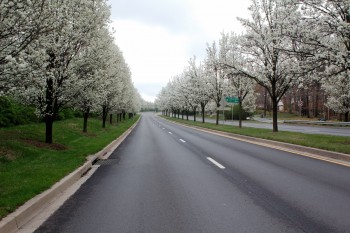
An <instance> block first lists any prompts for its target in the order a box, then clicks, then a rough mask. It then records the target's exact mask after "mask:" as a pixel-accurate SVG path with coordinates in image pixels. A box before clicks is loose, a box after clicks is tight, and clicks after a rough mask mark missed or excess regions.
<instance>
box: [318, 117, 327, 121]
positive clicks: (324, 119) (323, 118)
mask: <svg viewBox="0 0 350 233" xmlns="http://www.w3.org/2000/svg"><path fill="white" fill-rule="evenodd" d="M318 120H319V121H327V118H325V117H322V118H320V119H318Z"/></svg>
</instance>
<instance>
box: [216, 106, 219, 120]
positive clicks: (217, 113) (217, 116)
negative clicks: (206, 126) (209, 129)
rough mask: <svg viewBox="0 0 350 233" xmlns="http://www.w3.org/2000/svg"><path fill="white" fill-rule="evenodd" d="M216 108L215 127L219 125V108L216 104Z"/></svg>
mask: <svg viewBox="0 0 350 233" xmlns="http://www.w3.org/2000/svg"><path fill="white" fill-rule="evenodd" d="M216 107H217V109H216V125H219V114H220V112H219V111H220V110H219V107H220V104H217V105H216Z"/></svg>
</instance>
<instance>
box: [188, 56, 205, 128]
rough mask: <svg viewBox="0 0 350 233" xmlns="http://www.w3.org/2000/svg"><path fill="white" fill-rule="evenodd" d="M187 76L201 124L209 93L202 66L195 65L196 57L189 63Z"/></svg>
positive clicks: (203, 119)
mask: <svg viewBox="0 0 350 233" xmlns="http://www.w3.org/2000/svg"><path fill="white" fill-rule="evenodd" d="M187 75H188V76H189V78H190V79H191V80H192V81H191V84H192V85H191V86H192V88H193V90H192V92H193V93H194V94H195V100H196V101H197V104H198V105H199V106H200V107H201V112H202V123H204V122H205V107H206V105H207V104H208V102H209V101H210V97H209V93H208V91H207V88H206V87H207V81H206V79H207V76H206V75H205V72H204V67H203V65H202V64H199V65H197V64H196V57H194V58H193V59H191V60H190V61H189V67H188V70H187Z"/></svg>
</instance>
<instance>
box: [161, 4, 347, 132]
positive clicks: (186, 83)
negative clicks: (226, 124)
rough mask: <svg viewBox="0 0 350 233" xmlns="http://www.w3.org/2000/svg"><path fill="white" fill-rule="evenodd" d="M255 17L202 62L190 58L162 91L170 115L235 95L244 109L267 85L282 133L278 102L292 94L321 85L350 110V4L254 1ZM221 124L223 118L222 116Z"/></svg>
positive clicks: (333, 101) (338, 108) (335, 103)
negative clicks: (315, 84) (257, 91)
mask: <svg viewBox="0 0 350 233" xmlns="http://www.w3.org/2000/svg"><path fill="white" fill-rule="evenodd" d="M249 11H250V18H249V19H241V18H239V19H238V20H239V21H240V22H241V24H242V25H243V26H244V28H245V31H244V32H243V33H242V34H241V35H237V34H234V33H229V34H225V33H223V34H222V36H221V38H220V40H219V42H218V43H215V42H214V43H213V44H212V45H208V46H207V55H206V58H205V59H204V61H202V62H200V63H199V64H198V63H196V62H195V61H194V59H192V60H190V62H189V66H188V67H186V68H185V70H184V72H183V73H182V74H181V75H179V76H177V77H174V79H173V80H172V81H171V82H169V83H168V84H167V86H166V87H164V88H163V89H162V91H161V92H160V93H159V96H158V99H157V102H158V105H159V106H160V107H161V108H162V109H163V110H165V111H175V110H176V111H178V110H186V109H189V108H190V109H192V110H193V111H194V112H195V110H196V108H199V107H200V108H201V109H202V112H203V114H202V115H203V116H204V111H205V106H206V105H207V104H208V103H210V102H213V103H215V104H216V106H217V109H218V107H219V106H220V102H221V99H222V98H224V97H225V96H231V95H234V96H236V97H238V98H239V104H240V106H243V108H244V107H246V108H248V107H249V108H251V105H252V104H253V105H254V94H255V93H254V92H255V91H254V88H255V87H256V85H260V86H262V87H263V88H264V89H265V90H266V92H267V93H268V95H269V97H270V99H271V103H272V110H273V131H275V132H277V131H278V125H277V112H278V103H279V101H281V99H282V98H283V97H284V95H285V94H286V92H287V91H288V90H289V89H291V88H305V87H307V85H308V84H309V83H312V82H313V81H315V80H316V81H317V82H320V83H321V85H322V89H323V90H324V91H325V92H326V93H327V96H328V98H327V103H326V105H327V106H328V107H329V108H330V109H332V110H334V111H335V112H339V113H343V114H344V115H345V121H348V116H349V110H350V76H349V71H350V1H349V0H332V1H330V0H252V3H251V6H250V7H249ZM216 122H217V123H218V114H217V118H216Z"/></svg>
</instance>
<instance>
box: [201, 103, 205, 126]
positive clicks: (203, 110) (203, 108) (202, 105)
mask: <svg viewBox="0 0 350 233" xmlns="http://www.w3.org/2000/svg"><path fill="white" fill-rule="evenodd" d="M201 110H202V123H205V116H204V114H205V105H204V104H202V103H201Z"/></svg>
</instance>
